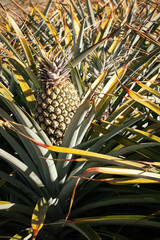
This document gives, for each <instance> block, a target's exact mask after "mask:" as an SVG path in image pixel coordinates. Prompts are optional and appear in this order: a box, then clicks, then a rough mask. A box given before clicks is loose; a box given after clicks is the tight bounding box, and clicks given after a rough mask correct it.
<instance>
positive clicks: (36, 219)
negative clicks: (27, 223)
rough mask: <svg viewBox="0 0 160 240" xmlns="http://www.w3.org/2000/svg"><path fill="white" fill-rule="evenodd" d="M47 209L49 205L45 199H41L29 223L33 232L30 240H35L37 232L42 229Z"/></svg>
mask: <svg viewBox="0 0 160 240" xmlns="http://www.w3.org/2000/svg"><path fill="white" fill-rule="evenodd" d="M48 207H49V204H48V203H47V201H46V200H45V198H41V199H40V200H39V201H38V203H37V204H36V206H35V209H34V211H33V215H32V221H31V226H32V230H33V236H32V240H34V239H36V236H37V234H38V232H39V231H40V230H41V228H42V227H43V224H44V221H45V218H46V212H47V209H48Z"/></svg>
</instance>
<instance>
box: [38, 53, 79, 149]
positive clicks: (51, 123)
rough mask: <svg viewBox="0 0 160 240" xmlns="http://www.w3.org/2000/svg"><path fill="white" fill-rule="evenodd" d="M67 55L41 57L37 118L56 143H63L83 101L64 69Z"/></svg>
mask: <svg viewBox="0 0 160 240" xmlns="http://www.w3.org/2000/svg"><path fill="white" fill-rule="evenodd" d="M65 65H66V63H65V58H64V57H63V56H62V54H59V57H52V61H51V60H50V58H49V59H47V58H42V59H41V61H40V65H39V78H40V81H42V88H41V89H40V91H39V93H38V95H37V100H36V107H35V119H36V121H37V122H38V124H39V125H40V127H41V128H42V129H43V130H44V132H45V133H46V134H47V135H48V137H49V139H50V140H51V142H52V144H53V145H58V146H59V145H61V144H62V139H63V136H64V134H65V132H66V130H67V127H68V125H69V124H70V122H71V119H72V117H73V115H74V113H75V111H76V109H77V107H78V106H79V104H80V98H79V96H78V93H77V90H76V89H75V87H74V85H73V84H72V83H71V82H70V80H69V74H68V73H69V71H68V70H67V71H65V70H64V66H65Z"/></svg>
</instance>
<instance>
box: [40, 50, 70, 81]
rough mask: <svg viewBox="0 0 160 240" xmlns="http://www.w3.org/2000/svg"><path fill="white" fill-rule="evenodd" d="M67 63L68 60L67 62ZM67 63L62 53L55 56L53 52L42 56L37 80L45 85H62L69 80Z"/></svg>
mask: <svg viewBox="0 0 160 240" xmlns="http://www.w3.org/2000/svg"><path fill="white" fill-rule="evenodd" d="M68 61H69V60H68ZM68 61H66V57H65V56H64V55H63V53H62V52H60V53H58V54H57V55H56V54H54V52H52V53H50V54H49V55H48V56H45V55H43V56H42V57H41V58H40V59H39V79H40V81H43V82H44V83H45V84H46V85H52V84H54V85H55V84H62V83H63V82H64V81H66V80H69V71H70V70H69V68H67V65H68Z"/></svg>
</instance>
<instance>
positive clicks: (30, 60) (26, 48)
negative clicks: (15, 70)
mask: <svg viewBox="0 0 160 240" xmlns="http://www.w3.org/2000/svg"><path fill="white" fill-rule="evenodd" d="M7 17H8V20H9V22H10V23H11V25H12V26H13V28H14V30H15V32H16V33H17V36H18V38H19V40H20V42H21V44H22V47H23V49H24V52H25V55H26V57H27V61H28V64H29V66H30V67H31V68H32V69H35V66H36V64H35V61H34V58H33V55H32V52H31V50H30V48H29V46H28V43H27V41H26V39H25V37H24V35H23V34H22V32H21V30H20V28H19V27H18V25H17V24H16V22H15V21H14V20H13V18H12V17H11V16H10V15H9V14H8V13H7Z"/></svg>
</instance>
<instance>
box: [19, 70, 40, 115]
mask: <svg viewBox="0 0 160 240" xmlns="http://www.w3.org/2000/svg"><path fill="white" fill-rule="evenodd" d="M16 77H17V80H18V82H19V84H20V86H21V89H22V91H23V93H24V96H25V98H26V100H27V102H28V105H29V107H30V108H31V110H33V108H34V102H35V101H36V99H35V96H34V94H33V90H32V89H31V88H30V87H29V86H28V84H27V83H26V81H25V80H24V78H23V77H22V76H21V75H20V74H19V75H18V74H17V75H16Z"/></svg>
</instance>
